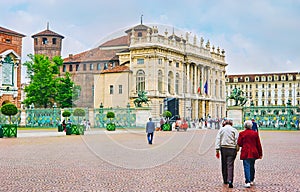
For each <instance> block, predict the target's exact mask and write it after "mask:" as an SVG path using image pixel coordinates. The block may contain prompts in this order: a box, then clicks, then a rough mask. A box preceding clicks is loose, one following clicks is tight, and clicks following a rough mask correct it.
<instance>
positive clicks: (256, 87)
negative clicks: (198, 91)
mask: <svg viewBox="0 0 300 192" xmlns="http://www.w3.org/2000/svg"><path fill="white" fill-rule="evenodd" d="M234 88H240V89H241V90H242V91H243V92H244V96H246V97H247V98H248V103H247V105H248V106H249V105H250V101H253V104H254V106H284V105H286V104H287V102H288V100H290V101H291V105H292V106H300V72H290V73H266V74H238V75H227V76H226V96H229V95H230V93H231V91H232V90H233V89H234ZM232 102H233V101H232V100H228V101H227V105H228V106H232V105H233V103H232Z"/></svg>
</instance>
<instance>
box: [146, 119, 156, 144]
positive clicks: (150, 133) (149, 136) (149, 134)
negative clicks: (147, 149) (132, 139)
mask: <svg viewBox="0 0 300 192" xmlns="http://www.w3.org/2000/svg"><path fill="white" fill-rule="evenodd" d="M154 130H155V124H154V122H153V121H152V118H151V117H150V118H149V121H148V122H147V125H146V133H147V139H148V143H149V144H150V145H152V140H153V134H154Z"/></svg>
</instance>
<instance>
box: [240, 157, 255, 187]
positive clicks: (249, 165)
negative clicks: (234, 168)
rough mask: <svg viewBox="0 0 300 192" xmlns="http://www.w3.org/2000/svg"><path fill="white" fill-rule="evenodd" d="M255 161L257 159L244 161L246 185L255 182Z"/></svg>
mask: <svg viewBox="0 0 300 192" xmlns="http://www.w3.org/2000/svg"><path fill="white" fill-rule="evenodd" d="M255 160H256V159H245V160H243V166H244V173H245V183H250V182H252V181H254V176H255V168H254V166H255Z"/></svg>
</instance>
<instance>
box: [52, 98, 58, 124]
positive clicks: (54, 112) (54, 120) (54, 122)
mask: <svg viewBox="0 0 300 192" xmlns="http://www.w3.org/2000/svg"><path fill="white" fill-rule="evenodd" d="M56 108H57V105H56V103H55V102H54V104H53V120H52V122H53V124H54V126H56V124H57V123H56V110H55V109H56Z"/></svg>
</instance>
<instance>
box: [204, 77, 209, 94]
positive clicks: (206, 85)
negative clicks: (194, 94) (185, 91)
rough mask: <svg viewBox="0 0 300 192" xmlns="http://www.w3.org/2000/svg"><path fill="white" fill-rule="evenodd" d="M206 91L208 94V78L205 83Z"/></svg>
mask: <svg viewBox="0 0 300 192" xmlns="http://www.w3.org/2000/svg"><path fill="white" fill-rule="evenodd" d="M204 93H205V94H206V95H207V94H208V84H207V80H206V82H205V84H204Z"/></svg>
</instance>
